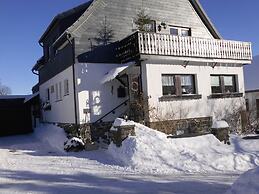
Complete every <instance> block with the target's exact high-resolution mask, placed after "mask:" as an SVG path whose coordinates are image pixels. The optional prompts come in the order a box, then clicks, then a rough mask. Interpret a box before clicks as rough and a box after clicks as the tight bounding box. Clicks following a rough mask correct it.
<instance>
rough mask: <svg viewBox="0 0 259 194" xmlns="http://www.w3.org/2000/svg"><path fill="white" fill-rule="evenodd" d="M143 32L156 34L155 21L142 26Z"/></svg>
mask: <svg viewBox="0 0 259 194" xmlns="http://www.w3.org/2000/svg"><path fill="white" fill-rule="evenodd" d="M144 31H145V32H156V23H155V21H151V22H150V23H149V24H145V25H144Z"/></svg>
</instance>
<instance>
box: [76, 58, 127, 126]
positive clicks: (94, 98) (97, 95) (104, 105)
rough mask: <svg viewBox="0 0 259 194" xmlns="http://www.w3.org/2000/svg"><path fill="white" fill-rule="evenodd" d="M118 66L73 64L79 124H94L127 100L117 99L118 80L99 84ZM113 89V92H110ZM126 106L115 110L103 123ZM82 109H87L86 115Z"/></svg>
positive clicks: (120, 113)
mask: <svg viewBox="0 0 259 194" xmlns="http://www.w3.org/2000/svg"><path fill="white" fill-rule="evenodd" d="M118 66H119V64H96V63H95V64H94V63H77V64H75V74H76V93H77V106H78V115H79V121H80V123H81V124H82V123H87V122H95V121H96V120H98V119H99V118H101V117H102V116H103V115H105V114H106V113H108V112H110V111H111V110H112V109H113V108H115V107H116V106H118V105H119V104H121V103H122V102H124V101H125V100H127V99H128V97H125V98H118V97H117V88H118V87H119V86H120V85H121V84H120V82H119V81H118V80H113V81H110V82H107V83H104V84H103V83H101V81H102V79H103V77H104V75H105V74H106V73H107V72H109V71H110V70H111V69H113V68H116V67H118ZM112 87H113V91H112ZM126 108H127V106H122V107H121V108H119V109H117V111H116V112H115V114H110V115H109V116H107V117H105V118H104V119H103V121H113V120H114V119H115V118H116V117H118V116H121V115H122V114H123V113H124V112H125V111H126ZM84 109H88V110H89V112H88V113H87V114H85V113H84Z"/></svg>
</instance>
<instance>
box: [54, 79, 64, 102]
mask: <svg viewBox="0 0 259 194" xmlns="http://www.w3.org/2000/svg"><path fill="white" fill-rule="evenodd" d="M61 87H62V82H59V83H56V84H55V92H56V101H60V100H62V88H61Z"/></svg>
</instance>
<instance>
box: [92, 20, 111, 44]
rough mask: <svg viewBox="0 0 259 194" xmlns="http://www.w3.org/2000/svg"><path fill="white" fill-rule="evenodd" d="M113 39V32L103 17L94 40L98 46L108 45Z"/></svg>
mask: <svg viewBox="0 0 259 194" xmlns="http://www.w3.org/2000/svg"><path fill="white" fill-rule="evenodd" d="M113 37H114V31H113V29H112V26H111V24H109V22H108V21H107V18H106V16H105V18H104V21H103V22H102V23H101V28H100V30H99V31H98V36H97V37H96V38H95V40H96V42H97V44H98V45H108V44H109V43H111V42H112V39H113Z"/></svg>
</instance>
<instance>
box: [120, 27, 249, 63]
mask: <svg viewBox="0 0 259 194" xmlns="http://www.w3.org/2000/svg"><path fill="white" fill-rule="evenodd" d="M152 56H160V57H161V56H163V58H165V57H164V56H166V57H167V58H170V57H171V58H174V59H176V60H184V61H203V62H214V63H239V64H250V63H251V60H252V49H251V43H249V42H239V41H230V40H218V39H204V38H196V37H180V36H173V35H169V34H156V33H146V32H136V33H134V34H132V35H130V36H129V37H127V38H125V39H123V40H122V41H120V42H119V44H118V47H117V57H118V58H119V60H120V61H121V62H128V61H130V60H136V59H141V58H145V57H152Z"/></svg>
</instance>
